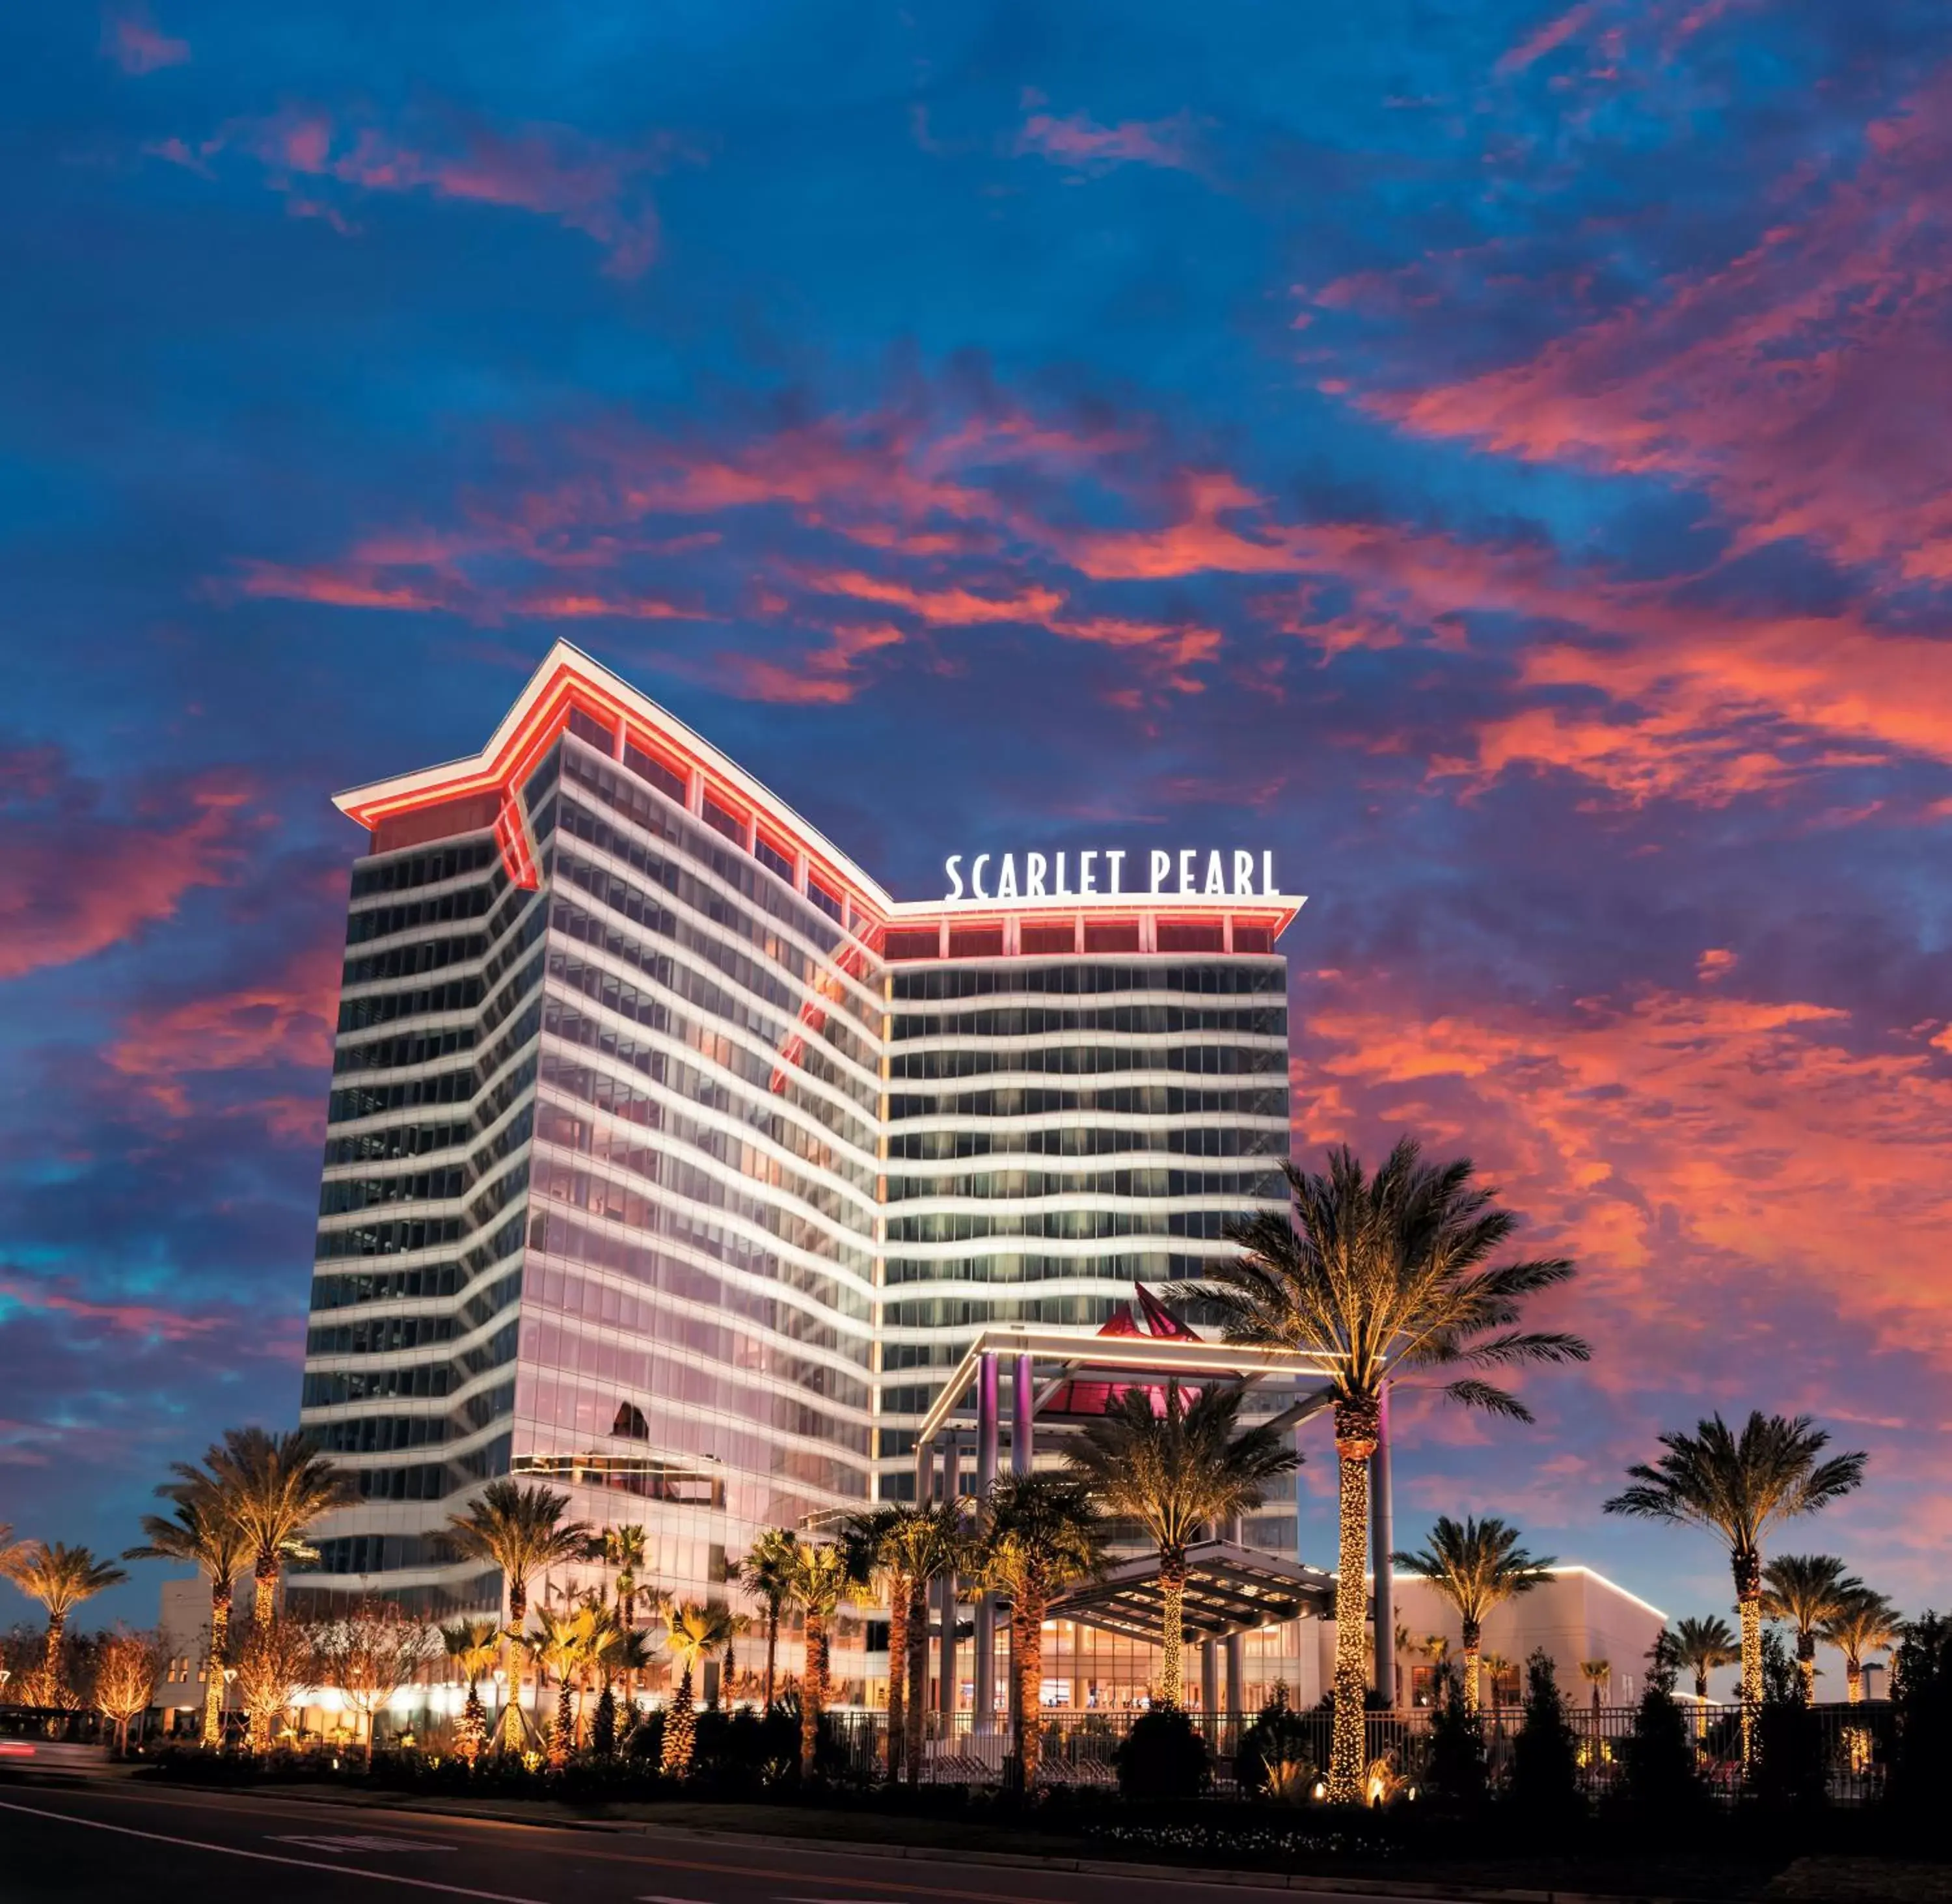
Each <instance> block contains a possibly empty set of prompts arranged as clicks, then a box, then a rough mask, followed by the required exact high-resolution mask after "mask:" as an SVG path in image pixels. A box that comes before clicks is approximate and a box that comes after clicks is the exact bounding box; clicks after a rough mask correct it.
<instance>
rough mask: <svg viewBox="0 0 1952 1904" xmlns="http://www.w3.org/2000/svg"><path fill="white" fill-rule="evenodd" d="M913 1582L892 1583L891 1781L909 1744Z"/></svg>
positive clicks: (889, 1596) (890, 1593) (889, 1659)
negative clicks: (907, 1686) (907, 1693)
mask: <svg viewBox="0 0 1952 1904" xmlns="http://www.w3.org/2000/svg"><path fill="white" fill-rule="evenodd" d="M908 1672H909V1583H908V1582H907V1580H905V1579H903V1578H902V1577H900V1576H899V1575H897V1576H896V1577H895V1578H894V1579H893V1580H891V1581H890V1583H889V1585H888V1783H890V1785H892V1784H893V1783H894V1782H895V1780H896V1779H898V1778H899V1777H901V1775H902V1748H903V1747H904V1746H906V1744H907V1743H908V1711H907V1701H906V1698H905V1697H904V1695H905V1693H906V1690H907V1688H906V1686H905V1684H904V1683H903V1682H904V1681H905V1680H906V1679H907V1677H908Z"/></svg>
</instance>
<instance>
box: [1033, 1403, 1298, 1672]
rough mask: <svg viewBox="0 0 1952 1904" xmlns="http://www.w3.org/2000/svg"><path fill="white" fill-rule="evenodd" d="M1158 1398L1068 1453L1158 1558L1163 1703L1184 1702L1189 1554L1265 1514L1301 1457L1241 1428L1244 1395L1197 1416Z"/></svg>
mask: <svg viewBox="0 0 1952 1904" xmlns="http://www.w3.org/2000/svg"><path fill="white" fill-rule="evenodd" d="M1155 1393H1156V1391H1155V1390H1153V1389H1144V1388H1129V1389H1125V1391H1124V1392H1123V1393H1121V1395H1118V1398H1117V1399H1116V1400H1115V1401H1113V1402H1112V1405H1111V1406H1110V1407H1109V1408H1108V1409H1107V1410H1106V1412H1105V1414H1103V1415H1102V1416H1100V1417H1099V1418H1098V1419H1097V1420H1094V1421H1092V1422H1090V1423H1088V1424H1087V1426H1086V1427H1085V1429H1084V1433H1083V1434H1082V1435H1081V1436H1079V1437H1078V1440H1077V1441H1076V1442H1075V1444H1074V1445H1073V1446H1072V1447H1071V1450H1070V1451H1069V1461H1070V1466H1071V1472H1072V1473H1074V1474H1075V1475H1076V1476H1077V1477H1078V1478H1079V1480H1082V1481H1083V1482H1084V1483H1086V1485H1087V1486H1089V1487H1090V1489H1092V1491H1093V1493H1094V1494H1096V1496H1097V1498H1098V1501H1099V1503H1100V1505H1101V1506H1103V1507H1104V1508H1106V1509H1108V1510H1109V1511H1110V1512H1111V1513H1112V1514H1119V1515H1122V1516H1124V1517H1125V1518H1127V1519H1128V1520H1136V1521H1137V1523H1138V1524H1139V1525H1140V1527H1143V1529H1144V1530H1145V1532H1146V1537H1147V1538H1148V1539H1150V1541H1151V1542H1152V1543H1153V1546H1154V1547H1156V1549H1158V1551H1159V1627H1160V1661H1159V1696H1160V1698H1161V1699H1162V1701H1163V1702H1165V1704H1166V1705H1179V1704H1180V1703H1181V1695H1182V1693H1183V1691H1184V1653H1183V1647H1182V1638H1183V1634H1184V1617H1185V1605H1186V1550H1187V1548H1188V1547H1189V1546H1190V1545H1191V1544H1192V1543H1193V1542H1194V1541H1196V1540H1197V1539H1199V1538H1200V1533H1201V1531H1202V1530H1203V1529H1204V1528H1205V1527H1206V1525H1207V1524H1209V1522H1212V1521H1221V1522H1225V1521H1228V1520H1232V1519H1233V1517H1234V1516H1235V1515H1236V1514H1245V1513H1247V1512H1248V1511H1250V1509H1253V1508H1258V1507H1259V1505H1261V1503H1262V1501H1264V1500H1265V1498H1267V1485H1266V1484H1267V1483H1268V1482H1269V1481H1271V1480H1273V1479H1274V1478H1275V1476H1277V1475H1279V1474H1287V1473H1292V1472H1293V1471H1294V1467H1295V1466H1296V1464H1297V1459H1298V1457H1297V1455H1296V1453H1295V1451H1294V1446H1293V1445H1292V1443H1291V1442H1290V1439H1289V1438H1288V1437H1287V1436H1286V1435H1285V1434H1284V1433H1281V1431H1280V1430H1278V1429H1272V1428H1266V1427H1257V1428H1250V1429H1247V1430H1244V1431H1243V1430H1241V1429H1240V1389H1237V1388H1230V1387H1208V1388H1205V1389H1201V1390H1200V1392H1199V1394H1198V1395H1197V1396H1196V1397H1195V1398H1194V1400H1193V1403H1192V1404H1191V1405H1190V1406H1188V1405H1186V1403H1185V1402H1184V1400H1183V1398H1182V1397H1181V1392H1180V1387H1179V1384H1178V1383H1177V1382H1168V1383H1167V1384H1166V1389H1165V1408H1164V1409H1163V1411H1159V1410H1156V1409H1155V1408H1154V1405H1153V1396H1154V1395H1155Z"/></svg>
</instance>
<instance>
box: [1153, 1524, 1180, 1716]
mask: <svg viewBox="0 0 1952 1904" xmlns="http://www.w3.org/2000/svg"><path fill="white" fill-rule="evenodd" d="M1185 1631H1186V1550H1185V1549H1184V1548H1183V1547H1162V1548H1161V1549H1159V1698H1160V1700H1161V1701H1162V1702H1163V1703H1164V1704H1165V1705H1181V1704H1183V1703H1184V1693H1185V1690H1186V1644H1185Z"/></svg>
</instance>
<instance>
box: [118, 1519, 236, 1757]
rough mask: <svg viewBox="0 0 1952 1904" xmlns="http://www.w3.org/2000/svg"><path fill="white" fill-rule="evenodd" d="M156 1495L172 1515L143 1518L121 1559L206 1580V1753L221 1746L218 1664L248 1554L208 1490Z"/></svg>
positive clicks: (221, 1680)
mask: <svg viewBox="0 0 1952 1904" xmlns="http://www.w3.org/2000/svg"><path fill="white" fill-rule="evenodd" d="M158 1491H159V1492H161V1494H162V1495H164V1498H165V1499H174V1501H175V1502H176V1504H177V1511H176V1512H175V1513H174V1514H171V1515H169V1516H168V1517H164V1515H162V1514H145V1515H143V1517H142V1533H143V1534H144V1536H145V1542H144V1544H143V1545H142V1546H139V1547H131V1548H130V1549H127V1551H126V1552H124V1555H123V1556H122V1558H124V1560H173V1561H182V1562H183V1563H184V1564H187V1565H189V1566H191V1567H196V1568H197V1569H198V1570H199V1571H200V1572H201V1573H202V1574H203V1576H204V1577H205V1579H207V1580H208V1581H209V1582H210V1657H209V1659H208V1661H207V1663H206V1664H205V1679H204V1685H203V1743H204V1746H205V1749H207V1750H209V1751H213V1752H214V1750H216V1749H217V1747H218V1746H220V1745H221V1744H222V1743H223V1742H224V1741H223V1726H224V1655H225V1653H226V1652H227V1650H228V1643H229V1640H230V1601H231V1592H232V1588H233V1584H234V1583H235V1582H236V1578H237V1577H238V1575H239V1574H241V1573H242V1572H243V1571H244V1570H245V1567H246V1566H247V1565H248V1564H249V1561H250V1558H251V1556H250V1553H249V1550H248V1549H246V1546H245V1544H244V1536H243V1535H242V1533H240V1532H239V1530H238V1527H237V1524H236V1522H235V1521H234V1520H231V1519H230V1517H229V1516H228V1515H227V1514H225V1513H224V1508H223V1503H222V1500H221V1497H220V1496H219V1495H217V1494H216V1493H215V1492H213V1491H211V1490H210V1489H202V1490H199V1491H197V1492H191V1491H190V1490H189V1489H188V1488H187V1487H183V1486H179V1487H178V1488H177V1489H174V1490H172V1489H170V1487H169V1486H168V1485H167V1483H166V1484H165V1485H164V1487H163V1488H162V1489H159V1490H158Z"/></svg>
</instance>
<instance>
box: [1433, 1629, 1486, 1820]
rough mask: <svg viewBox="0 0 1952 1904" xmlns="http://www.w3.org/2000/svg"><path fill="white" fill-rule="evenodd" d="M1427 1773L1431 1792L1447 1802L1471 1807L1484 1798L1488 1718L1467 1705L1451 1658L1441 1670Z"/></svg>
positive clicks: (1444, 1802)
mask: <svg viewBox="0 0 1952 1904" xmlns="http://www.w3.org/2000/svg"><path fill="white" fill-rule="evenodd" d="M1425 1776H1426V1777H1427V1779H1428V1783H1429V1786H1430V1790H1431V1796H1433V1797H1434V1798H1436V1799H1437V1800H1438V1801H1439V1802H1441V1803H1443V1804H1444V1805H1448V1806H1450V1807H1451V1808H1454V1809H1456V1810H1459V1811H1471V1810H1475V1808H1477V1807H1478V1805H1481V1804H1482V1803H1483V1802H1484V1793H1485V1790H1486V1787H1487V1783H1488V1782H1489V1776H1490V1774H1489V1765H1488V1761H1487V1756H1486V1753H1485V1750H1484V1722H1483V1721H1482V1720H1481V1719H1480V1718H1479V1717H1478V1715H1477V1714H1476V1713H1475V1712H1473V1711H1471V1710H1470V1709H1469V1708H1468V1707H1467V1706H1466V1705H1465V1703H1464V1683H1463V1681H1462V1680H1461V1679H1460V1678H1459V1677H1458V1674H1457V1671H1456V1668H1454V1667H1453V1666H1452V1665H1451V1664H1450V1662H1449V1661H1445V1662H1444V1664H1442V1665H1441V1666H1440V1667H1439V1668H1437V1709H1436V1711H1434V1712H1433V1713H1432V1714H1431V1719H1430V1755H1429V1758H1428V1760H1427V1762H1426V1771H1425Z"/></svg>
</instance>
